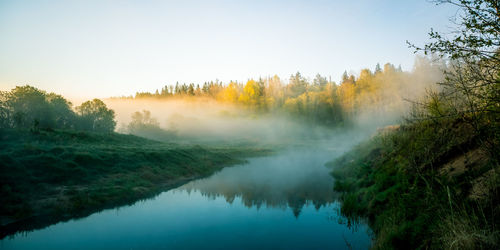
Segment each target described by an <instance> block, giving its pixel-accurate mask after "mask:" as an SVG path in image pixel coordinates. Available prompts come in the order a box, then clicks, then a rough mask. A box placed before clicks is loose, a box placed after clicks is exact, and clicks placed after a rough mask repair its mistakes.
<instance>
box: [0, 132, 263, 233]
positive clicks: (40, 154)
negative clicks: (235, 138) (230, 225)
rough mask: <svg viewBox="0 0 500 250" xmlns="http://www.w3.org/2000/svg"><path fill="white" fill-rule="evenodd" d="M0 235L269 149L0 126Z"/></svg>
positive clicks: (143, 193)
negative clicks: (202, 145) (13, 128)
mask: <svg viewBox="0 0 500 250" xmlns="http://www.w3.org/2000/svg"><path fill="white" fill-rule="evenodd" d="M0 138H1V140H0V183H1V195H0V203H1V204H2V206H1V207H0V219H1V220H0V222H1V229H0V232H1V234H0V238H3V237H5V236H6V235H8V234H11V233H13V232H16V231H19V230H30V229H35V228H39V227H44V226H46V225H49V224H52V223H55V222H57V221H60V220H67V219H70V218H75V217H82V216H86V215H88V214H90V213H92V212H95V211H98V210H101V209H104V208H110V207H115V206H119V205H124V204H129V203H133V202H135V201H137V200H138V199H143V198H148V197H151V196H152V195H154V194H157V193H158V192H161V191H163V190H165V189H168V188H171V187H175V186H178V185H180V184H182V183H185V182H186V181H188V180H192V179H195V178H199V177H203V176H207V175H210V174H211V173H213V172H215V171H217V170H220V169H222V168H223V167H224V166H228V165H232V164H238V163H242V162H244V161H243V160H242V159H241V158H243V157H246V156H252V155H259V154H265V153H268V152H269V151H267V150H263V149H256V148H251V147H238V148H233V147H229V146H210V147H209V148H205V147H200V146H193V145H178V144H173V143H162V142H157V141H152V140H147V139H143V138H140V137H136V136H131V135H123V134H117V133H108V134H100V133H88V132H75V131H59V130H58V131H53V130H48V131H43V130H41V131H36V132H30V131H26V130H0Z"/></svg>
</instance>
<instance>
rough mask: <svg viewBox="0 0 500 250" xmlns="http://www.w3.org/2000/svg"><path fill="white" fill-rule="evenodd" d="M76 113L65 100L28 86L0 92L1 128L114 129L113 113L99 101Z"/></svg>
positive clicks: (106, 130) (108, 130)
mask: <svg viewBox="0 0 500 250" xmlns="http://www.w3.org/2000/svg"><path fill="white" fill-rule="evenodd" d="M77 110H78V114H77V113H75V112H74V111H73V110H72V104H71V102H69V101H68V100H66V99H65V98H64V97H62V96H60V95H57V94H54V93H46V92H45V91H42V90H39V89H37V88H35V87H32V86H29V85H26V86H18V87H15V88H14V89H12V90H11V91H10V92H7V91H4V92H0V128H24V129H27V128H29V129H35V130H36V129H48V128H52V129H82V130H92V131H101V132H110V131H113V130H114V128H115V125H116V122H115V121H114V111H113V110H109V109H107V108H106V105H105V104H104V103H103V102H102V101H101V100H99V99H94V100H93V101H88V102H85V103H83V104H82V105H81V106H80V107H77Z"/></svg>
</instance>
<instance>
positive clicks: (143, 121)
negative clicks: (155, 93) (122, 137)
mask: <svg viewBox="0 0 500 250" xmlns="http://www.w3.org/2000/svg"><path fill="white" fill-rule="evenodd" d="M127 130H128V132H129V133H130V134H133V135H138V136H142V137H146V138H150V139H154V140H168V139H171V138H173V137H174V136H175V132H173V131H167V130H163V129H161V128H160V123H159V122H158V120H156V119H155V118H153V117H151V112H150V111H148V110H143V111H142V112H139V111H137V112H134V113H133V114H132V121H131V122H130V123H129V124H128V126H127Z"/></svg>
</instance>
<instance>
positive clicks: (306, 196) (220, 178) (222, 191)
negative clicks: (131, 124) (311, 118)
mask: <svg viewBox="0 0 500 250" xmlns="http://www.w3.org/2000/svg"><path fill="white" fill-rule="evenodd" d="M328 153H329V152H326V151H324V152H317V151H305V152H304V151H288V152H286V153H284V154H280V155H277V156H273V157H263V158H255V159H251V160H250V162H249V163H248V164H245V165H241V166H237V167H232V168H226V169H224V170H223V171H221V172H219V173H216V174H214V175H212V176H211V177H209V178H206V179H202V180H197V181H193V182H191V183H188V184H186V185H184V186H182V187H180V188H179V189H181V190H186V191H188V192H190V191H193V190H197V191H200V193H202V194H203V195H204V196H207V197H209V198H212V199H215V198H217V197H220V196H223V197H224V198H225V200H226V201H227V202H228V203H230V204H232V203H233V202H234V200H235V198H236V197H241V201H242V203H243V204H244V205H245V206H246V207H249V208H250V207H257V208H260V207H261V206H267V207H272V208H283V209H286V208H287V207H290V208H291V210H292V211H293V214H294V215H295V217H298V216H299V215H300V213H301V211H302V208H303V207H304V205H306V204H309V203H312V204H313V205H314V207H315V208H316V210H319V209H320V208H321V207H323V206H325V205H328V204H330V203H332V202H334V193H333V179H332V178H331V176H330V174H329V170H328V169H327V168H325V167H324V163H325V162H326V159H328V155H330V156H331V152H330V154H328Z"/></svg>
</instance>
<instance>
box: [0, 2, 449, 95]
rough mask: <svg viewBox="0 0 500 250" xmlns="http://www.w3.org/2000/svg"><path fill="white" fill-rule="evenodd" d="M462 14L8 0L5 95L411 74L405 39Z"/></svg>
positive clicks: (2, 25)
mask: <svg viewBox="0 0 500 250" xmlns="http://www.w3.org/2000/svg"><path fill="white" fill-rule="evenodd" d="M454 14H455V10H454V9H453V8H452V7H450V6H446V5H440V6H436V5H435V4H433V3H430V2H429V1H426V0H404V1H401V0H359V1H356V0H351V1H333V0H330V1H321V0H303V1H294V0H288V1H284V0H276V1H273V0H263V1H261V0H254V1H237V0H233V1H215V0H214V1H212V0H206V1H196V0H183V1H126V0H122V1H102V0H98V1H93V0H87V1H66V0H64V1H58V0H50V1H46V0H35V1H24V0H16V1H6V0H0V90H10V89H12V88H13V87H15V86H18V85H26V84H29V85H32V86H35V87H38V88H40V89H43V90H46V91H48V92H55V93H58V94H62V95H64V96H67V97H68V98H70V99H81V98H94V97H98V98H104V97H109V96H123V95H125V96H128V95H132V94H134V93H135V92H137V91H154V90H155V89H160V88H161V87H162V86H164V85H173V84H175V83H176V82H177V81H178V82H180V83H184V82H185V83H191V82H192V83H195V84H200V85H201V84H202V83H203V82H205V81H210V80H216V79H218V80H221V81H223V82H228V81H230V80H236V81H239V82H244V81H246V80H248V79H250V78H258V77H267V76H273V75H278V76H279V77H281V78H282V79H285V80H287V79H288V78H289V76H290V75H291V74H292V73H295V72H297V71H299V72H301V74H302V75H303V76H306V77H308V78H310V79H312V78H314V76H315V75H316V74H318V73H319V74H321V75H324V76H327V77H328V76H331V79H332V80H334V81H336V82H338V81H339V79H340V77H341V74H342V73H343V72H344V71H345V70H347V71H348V72H351V73H356V72H359V71H360V70H361V69H363V68H370V69H373V68H374V67H375V65H376V64H377V63H380V64H381V65H383V64H385V63H387V62H390V63H392V64H394V65H396V66H398V65H401V66H402V68H403V70H411V69H412V67H413V62H414V59H415V54H414V53H413V52H414V51H413V49H410V48H408V46H407V44H406V41H407V40H408V41H411V42H413V43H415V44H417V45H423V44H425V43H426V42H427V41H428V35H427V34H428V32H429V31H430V29H431V28H434V29H435V30H437V31H444V32H445V31H447V30H449V28H450V22H449V20H450V17H452V16H453V15H454Z"/></svg>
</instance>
